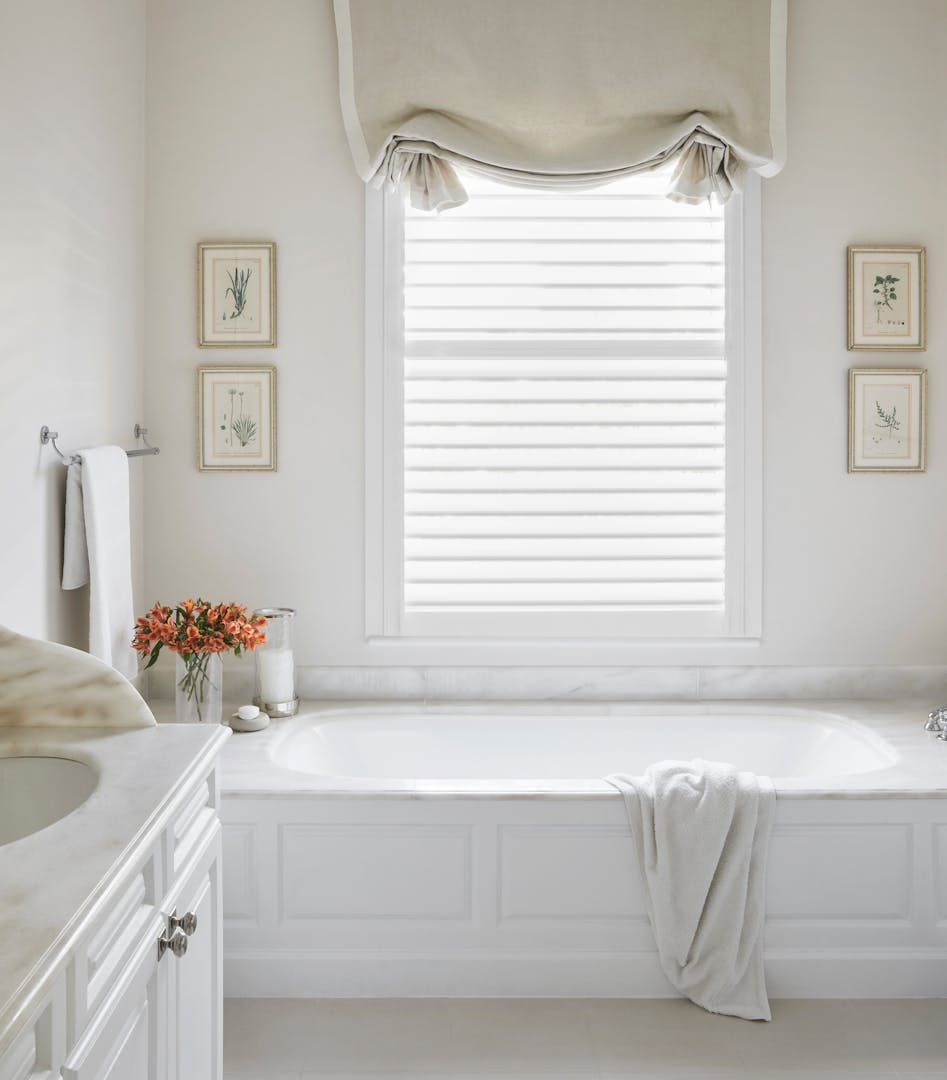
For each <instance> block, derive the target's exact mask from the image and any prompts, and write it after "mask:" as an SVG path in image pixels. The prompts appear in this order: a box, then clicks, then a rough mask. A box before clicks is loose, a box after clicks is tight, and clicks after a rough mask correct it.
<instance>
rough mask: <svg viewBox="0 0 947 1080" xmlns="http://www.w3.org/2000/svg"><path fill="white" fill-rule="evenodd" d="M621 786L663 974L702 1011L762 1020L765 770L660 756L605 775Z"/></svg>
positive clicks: (768, 786)
mask: <svg viewBox="0 0 947 1080" xmlns="http://www.w3.org/2000/svg"><path fill="white" fill-rule="evenodd" d="M606 779H607V780H608V782H609V783H610V784H613V785H614V786H615V787H616V788H618V790H619V791H620V792H621V794H622V796H623V797H624V800H625V807H626V809H627V811H628V819H629V822H630V824H631V831H632V834H633V835H634V840H635V847H636V849H637V852H638V861H639V865H640V867H641V871H642V874H643V876H644V880H645V886H646V892H647V894H648V915H649V917H650V919H651V928H652V930H653V931H654V937H655V941H656V943H657V946H658V955H659V956H660V959H661V966H662V968H663V970H664V973H665V975H667V977H668V979H669V980H670V981H671V983H672V985H673V986H674V987H675V988H676V989H677V990H679V991H680V992H681V993H682V994H684V995H685V996H686V997H688V998H690V999H691V1001H693V1002H694V1003H695V1004H697V1005H700V1006H701V1007H702V1008H704V1009H707V1010H708V1011H709V1012H714V1013H724V1014H726V1015H728V1016H739V1017H742V1018H743V1019H745V1020H769V1019H770V1016H771V1014H770V1009H769V1001H768V999H767V996H766V984H765V981H764V978H763V922H764V913H765V912H764V908H765V885H766V855H767V851H768V844H769V836H770V832H771V831H772V827H773V819H774V817H775V794H774V791H773V784H772V781H771V780H770V779H769V778H768V777H762V776H759V777H758V776H755V775H754V774H753V773H747V772H737V770H736V769H735V768H734V767H733V766H732V765H724V764H720V763H718V762H712V761H689V762H685V761H662V762H659V763H658V764H656V765H651V766H649V768H648V769H646V770H645V774H644V776H636V777H633V776H623V775H615V776H609V777H607V778H606Z"/></svg>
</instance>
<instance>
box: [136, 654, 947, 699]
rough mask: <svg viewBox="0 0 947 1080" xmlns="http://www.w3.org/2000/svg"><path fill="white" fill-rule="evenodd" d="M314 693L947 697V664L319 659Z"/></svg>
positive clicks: (153, 693)
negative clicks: (478, 663)
mask: <svg viewBox="0 0 947 1080" xmlns="http://www.w3.org/2000/svg"><path fill="white" fill-rule="evenodd" d="M147 675H148V690H147V695H148V697H149V700H152V701H161V700H167V699H170V698H173V697H174V672H173V669H172V668H171V666H170V665H167V666H161V665H159V666H158V667H157V668H153V669H152V670H151V671H149V672H148V673H147ZM296 684H297V693H298V694H299V697H300V698H304V699H307V700H310V701H315V700H322V701H391V700H407V701H424V700H429V701H430V700H434V701H456V700H474V701H615V700H625V701H731V700H736V699H740V698H743V699H751V700H756V699H761V698H765V699H767V700H777V699H778V700H783V701H804V700H810V699H811V700H825V699H832V700H839V701H844V700H850V699H852V698H865V697H870V698H873V699H885V700H899V699H904V698H915V697H916V698H925V699H929V700H930V701H931V703H932V705H933V704H935V703H936V704H943V703H944V702H947V666H929V667H896V666H877V665H875V666H871V665H868V666H861V667H773V666H758V665H745V666H739V667H733V666H727V667H724V666H713V665H708V666H706V667H698V666H656V665H634V664H629V665H628V666H627V667H592V666H589V667H538V666H531V667H509V666H506V667H442V666H438V667H405V666H381V665H379V666H376V667H316V666H302V667H300V666H297V668H296ZM224 693H225V695H226V698H227V700H228V701H233V702H236V703H238V704H239V703H240V702H246V701H249V700H250V698H251V697H252V696H253V665H252V663H245V662H240V661H238V662H237V663H234V664H231V665H229V666H227V667H225V669H224Z"/></svg>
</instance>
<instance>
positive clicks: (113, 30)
mask: <svg viewBox="0 0 947 1080" xmlns="http://www.w3.org/2000/svg"><path fill="white" fill-rule="evenodd" d="M144 57H145V0H82V2H81V3H69V2H67V0H29V2H28V3H14V2H12V0H3V2H2V3H0V147H2V148H3V149H2V152H0V158H2V166H0V256H2V257H0V536H2V540H0V624H5V625H7V626H10V627H12V628H13V629H15V630H18V631H21V632H23V633H27V634H31V635H34V636H38V637H43V638H51V639H53V640H57V641H62V642H65V643H67V644H71V645H77V646H85V645H87V644H88V630H87V626H86V610H87V608H86V604H87V599H86V596H85V593H86V592H87V590H86V589H83V590H80V591H78V592H74V593H63V592H61V590H60V587H59V581H60V576H61V572H62V501H63V491H64V482H65V469H64V468H62V466H61V465H60V464H58V459H56V456H55V454H54V453H53V451H52V449H51V448H48V447H47V448H44V449H41V448H40V445H39V429H40V427H41V426H42V425H43V424H48V425H49V426H50V427H52V428H54V429H56V428H58V430H59V432H60V434H61V436H62V437H61V440H60V441H61V445H63V446H65V447H66V448H67V449H69V448H78V447H81V446H88V445H93V444H96V443H106V442H118V443H121V444H123V445H130V444H131V441H132V429H133V427H134V425H135V422H136V421H137V420H139V419H140V418H141V415H142V414H141V404H142V402H141V391H142V350H143V321H142V281H143V268H144V252H143V224H144V81H145V80H144ZM138 468H139V466H133V476H134V474H135V470H136V469H138ZM133 483H134V492H133V522H134V526H135V527H134V530H133V537H134V548H135V561H136V570H135V576H136V585H138V586H140V584H141V558H140V553H141V529H140V524H141V492H140V485H139V483H138V482H137V479H136V480H133ZM138 592H140V588H139V589H138Z"/></svg>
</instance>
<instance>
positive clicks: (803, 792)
mask: <svg viewBox="0 0 947 1080" xmlns="http://www.w3.org/2000/svg"><path fill="white" fill-rule="evenodd" d="M154 708H155V715H156V717H157V718H158V720H159V722H160V721H163V720H166V719H171V718H173V705H171V704H170V703H156V704H155V705H154ZM930 708H931V702H930V701H928V700H900V701H857V700H824V701H822V700H819V701H798V702H787V701H785V700H780V701H756V702H754V701H744V700H740V701H734V702H721V701H714V702H705V703H700V702H693V701H689V702H682V703H680V704H675V703H674V702H667V701H662V702H658V703H652V704H649V703H645V702H564V703H554V702H537V703H529V704H525V703H523V702H510V703H503V702H496V701H491V702H489V703H484V702H470V701H465V702H443V703H432V702H415V703H408V702H404V701H399V702H393V703H385V702H377V701H372V702H366V703H354V702H353V703H348V702H346V703H344V704H340V703H338V702H304V703H303V704H302V705H301V707H300V713H299V715H300V716H304V715H311V716H312V717H313V718H314V719H316V718H319V717H328V716H332V717H340V716H346V715H355V714H361V715H364V714H365V713H371V714H373V715H376V716H377V715H390V716H391V717H392V719H393V720H396V719H397V717H398V716H404V715H406V714H410V713H414V714H415V715H416V714H417V713H419V712H423V713H425V714H438V713H441V714H445V713H453V714H457V713H467V714H477V713H480V714H484V713H492V714H497V713H502V714H504V715H511V716H516V715H532V716H536V715H555V714H561V713H567V714H570V715H581V716H588V717H589V718H590V720H591V719H592V718H594V716H595V715H602V714H609V715H615V714H626V715H636V714H638V715H640V714H641V713H643V712H648V713H657V714H662V713H663V714H668V713H673V712H674V711H675V710H677V709H679V710H680V711H682V712H687V713H693V712H694V711H697V712H704V713H707V714H708V723H714V722H715V716H719V715H722V714H725V713H726V712H727V711H728V710H732V711H734V712H740V713H743V714H746V713H748V712H750V713H752V712H753V711H756V710H758V711H760V712H764V713H773V712H778V713H786V712H788V713H789V714H790V715H791V714H793V713H794V712H796V713H798V712H800V711H801V712H803V713H804V712H807V711H811V710H816V711H819V712H821V713H826V714H829V715H830V716H833V717H836V718H838V719H840V720H841V721H842V722H843V723H847V724H852V723H854V724H856V725H857V724H863V725H865V727H867V728H868V729H869V731H870V732H871V733H872V736H873V737H874V738H875V739H880V740H881V741H882V742H883V743H884V744H886V747H887V749H888V752H889V753H890V754H891V756H892V759H893V760H892V764H891V765H890V766H887V767H884V768H880V769H875V770H873V771H871V772H864V773H854V774H851V775H845V776H828V777H827V776H819V777H799V778H794V779H779V780H777V782H776V792H777V797H778V798H799V799H803V798H939V797H943V796H947V742H943V741H940V740H938V739H937V738H936V736H934V735H933V734H929V733H927V732H925V731H924V730H923V724H924V720H925V719H926V717H927V713H928V711H929V710H930ZM230 711H231V710H229V709H225V715H226V714H227V713H228V712H230ZM294 719H295V720H296V721H297V722H298V720H299V717H296V718H294ZM290 723H292V721H285V720H274V721H273V722H272V723H271V725H270V727H269V728H267V729H265V730H264V731H260V732H253V733H245V734H238V735H237V736H236V737H235V738H233V739H231V741H230V742H229V744H228V745H227V746H226V747H225V748H224V751H223V754H222V756H221V787H222V791H223V794H224V795H225V796H229V797H241V796H244V797H256V798H259V797H261V796H267V795H270V796H279V795H300V796H310V797H311V796H312V795H327V796H350V797H359V798H366V797H378V798H398V797H401V798H469V797H492V798H498V797H514V798H536V797H542V798H547V799H548V798H618V795H617V793H616V791H615V789H614V788H613V787H612V786H611V785H610V784H607V783H606V782H605V781H604V780H599V779H587V780H586V779H581V780H534V779H530V778H528V777H526V778H523V779H517V780H495V779H494V780H491V779H490V778H488V777H485V778H483V779H477V780H470V779H465V780H464V779H462V780H411V779H408V778H396V779H384V780H378V779H364V778H361V779H360V778H351V777H350V778H346V777H337V776H320V775H314V774H311V773H306V772H301V771H296V770H294V769H290V768H286V767H285V766H282V765H279V764H276V763H275V762H274V761H273V760H272V758H271V752H272V749H273V747H274V745H275V744H276V743H277V742H278V740H280V739H281V738H282V737H283V736H284V734H285V732H286V731H287V729H288V725H289V724H290Z"/></svg>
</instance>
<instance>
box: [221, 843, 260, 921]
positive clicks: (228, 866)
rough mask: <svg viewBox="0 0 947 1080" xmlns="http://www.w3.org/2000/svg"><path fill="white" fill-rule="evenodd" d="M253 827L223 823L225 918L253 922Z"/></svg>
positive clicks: (254, 867) (254, 897)
mask: <svg viewBox="0 0 947 1080" xmlns="http://www.w3.org/2000/svg"><path fill="white" fill-rule="evenodd" d="M255 833H256V829H255V827H254V826H253V825H225V826H224V829H223V868H222V869H223V908H224V918H225V919H228V920H232V921H240V922H255V921H256V918H257V866H256V859H255V855H256V842H255Z"/></svg>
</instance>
